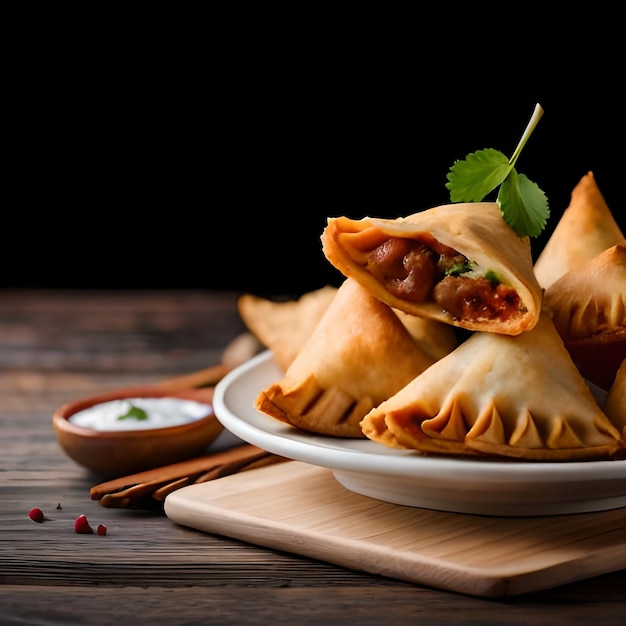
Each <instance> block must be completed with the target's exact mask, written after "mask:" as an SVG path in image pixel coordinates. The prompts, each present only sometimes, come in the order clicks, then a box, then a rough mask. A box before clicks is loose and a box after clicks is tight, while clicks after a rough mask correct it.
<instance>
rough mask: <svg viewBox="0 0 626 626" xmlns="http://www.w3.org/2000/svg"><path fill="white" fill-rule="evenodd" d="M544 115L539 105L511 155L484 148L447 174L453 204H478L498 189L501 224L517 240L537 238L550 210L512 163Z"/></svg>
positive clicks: (539, 191) (468, 156)
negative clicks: (502, 221) (502, 220)
mask: <svg viewBox="0 0 626 626" xmlns="http://www.w3.org/2000/svg"><path fill="white" fill-rule="evenodd" d="M542 115H543V109H542V108H541V106H540V105H539V104H537V105H536V106H535V111H534V113H533V116H532V117H531V119H530V122H529V123H528V126H527V127H526V131H525V132H524V135H523V136H522V138H521V140H520V142H519V144H518V146H517V148H516V149H515V152H514V153H513V156H512V157H511V158H510V159H507V158H506V156H505V155H504V154H502V152H499V151H498V150H494V149H491V148H487V149H485V150H478V151H477V152H472V153H470V154H468V155H467V157H466V158H465V159H464V160H458V161H455V162H454V164H453V165H452V167H451V168H450V171H449V172H448V174H447V180H448V182H447V183H446V189H448V191H450V200H451V201H452V202H481V201H482V200H484V198H485V197H486V196H487V195H488V194H489V193H490V192H491V191H493V190H494V189H496V187H498V186H500V189H499V191H498V197H497V199H496V203H497V204H498V206H499V207H500V213H501V214H502V217H503V218H504V221H505V222H506V223H507V224H508V225H509V226H510V227H511V228H512V229H513V230H514V231H515V232H516V233H517V235H518V236H519V237H526V236H528V237H537V236H538V235H540V234H541V232H542V231H543V229H544V228H545V226H546V222H547V219H548V217H549V216H550V210H549V208H548V198H547V197H546V195H545V193H544V192H543V191H542V190H541V189H540V188H539V187H538V186H537V185H536V184H535V183H533V182H532V181H531V180H530V179H529V178H527V177H526V176H524V175H523V174H518V173H517V171H516V170H515V164H516V162H517V159H518V157H519V155H520V153H521V151H522V148H523V147H524V145H525V144H526V142H527V141H528V138H529V137H530V135H531V133H532V132H533V130H534V129H535V126H536V125H537V123H538V122H539V120H540V119H541V116H542Z"/></svg>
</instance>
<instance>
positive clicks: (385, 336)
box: [255, 279, 434, 438]
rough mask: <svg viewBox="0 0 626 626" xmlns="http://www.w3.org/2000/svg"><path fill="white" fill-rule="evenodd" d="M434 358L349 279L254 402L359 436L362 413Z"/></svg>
mask: <svg viewBox="0 0 626 626" xmlns="http://www.w3.org/2000/svg"><path fill="white" fill-rule="evenodd" d="M433 362H434V359H433V357H432V356H431V355H430V353H429V352H427V351H425V350H424V349H423V348H422V347H420V345H419V344H417V343H416V342H415V341H414V339H413V337H412V336H411V335H410V333H409V332H408V330H407V329H406V327H405V326H404V324H402V322H401V321H400V319H399V317H398V315H397V314H396V313H395V312H394V311H393V310H392V309H391V307H389V306H387V305H386V304H384V303H383V302H381V301H380V300H377V299H376V298H374V297H373V296H372V295H371V294H370V293H368V292H367V291H366V290H365V289H364V288H363V287H361V285H359V283H357V282H356V281H353V280H350V279H347V280H345V281H344V282H343V283H342V285H341V286H340V287H339V289H338V291H337V294H336V296H335V298H334V299H333V301H332V303H331V304H330V306H329V307H328V309H327V311H326V313H325V314H324V316H323V317H322V319H321V320H320V322H319V324H318V325H317V326H316V328H315V330H314V332H313V334H312V335H311V336H310V337H309V339H308V340H307V342H306V343H305V345H304V346H303V348H302V350H301V351H300V352H299V353H298V355H297V356H296V358H295V359H294V360H293V362H292V363H291V365H290V366H289V367H288V369H287V371H286V372H285V374H284V377H283V378H281V379H280V380H279V381H277V382H275V383H273V384H272V385H270V386H269V387H268V388H267V389H265V390H263V391H262V392H261V393H260V394H259V395H258V396H257V398H256V401H255V407H256V408H257V409H258V410H259V411H261V412H262V413H265V414H266V415H269V416H270V417H273V418H275V419H278V420H280V421H282V422H285V423H288V424H291V425H293V426H296V427H298V428H301V429H303V430H307V431H310V432H314V433H319V434H324V435H333V436H336V437H361V438H363V437H364V435H363V433H362V432H361V428H360V427H359V422H360V421H361V419H362V418H363V416H364V415H365V414H366V413H367V412H368V411H369V410H370V409H371V408H372V407H374V406H376V405H377V404H379V403H380V402H382V401H383V400H385V399H386V398H388V397H389V396H391V395H393V394H394V393H395V392H396V391H398V390H399V389H401V388H402V387H403V386H404V385H406V384H407V383H408V382H409V381H410V380H412V379H413V378H414V377H415V376H417V375H418V374H420V373H421V372H423V371H424V370H425V369H426V368H427V367H429V366H430V365H432V363H433Z"/></svg>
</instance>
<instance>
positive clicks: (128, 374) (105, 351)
mask: <svg viewBox="0 0 626 626" xmlns="http://www.w3.org/2000/svg"><path fill="white" fill-rule="evenodd" d="M237 295H238V294H236V293H234V292H211V291H163V292H155V291H128V292H124V291H121V292H97V291H95V292H94V291H66V292H63V291H20V290H15V291H4V292H0V398H1V400H0V504H1V508H0V583H2V584H1V585H0V623H1V624H42V623H46V624H52V623H54V624H90V623H95V624H114V623H116V622H119V621H120V620H124V623H126V622H127V621H130V622H131V623H132V622H135V623H150V624H167V623H175V624H205V625H206V624H220V625H223V624H264V623H268V624H270V623H271V624H293V623H299V624H323V623H333V624H355V623H356V624H481V625H482V626H485V625H489V624H533V625H535V626H537V625H541V624H582V623H591V622H593V623H596V624H599V625H605V624H623V623H626V622H625V620H626V569H623V570H621V571H618V572H614V573H611V574H607V575H603V576H599V577H597V578H593V579H590V580H584V581H580V582H577V583H572V584H568V585H565V586H562V587H558V588H554V589H550V590H547V591H542V592H538V593H533V594H526V595H522V596H516V597H511V598H506V599H498V600H491V599H483V598H476V597H471V596H465V595H461V594H456V593H451V592H446V591H441V590H438V589H432V588H428V587H424V586H420V585H416V584H412V583H407V582H402V581H398V580H394V579H390V578H385V577H382V576H377V575H370V574H366V573H363V572H357V571H353V570H349V569H343V568H341V567H337V566H334V565H331V564H328V563H324V562H319V561H315V560H311V559H308V558H304V557H300V556H297V555H291V554H286V553H281V552H278V551H273V550H270V549H266V548H262V547H258V546H254V545H249V544H246V543H243V542H239V541H236V540H232V539H228V538H224V537H219V536H214V535H210V534H207V533H202V532H199V531H195V530H193V529H190V528H186V527H181V526H178V525H176V524H174V523H173V522H172V521H171V520H170V519H169V518H168V517H167V516H166V515H165V514H164V512H163V510H162V507H160V506H151V507H147V506H146V507H138V508H130V509H110V508H106V507H102V506H101V505H100V504H99V503H98V502H97V501H93V500H91V499H90V488H91V487H92V486H93V485H94V484H95V483H97V482H99V478H98V477H97V476H94V475H92V474H90V473H89V472H88V471H87V470H85V469H84V468H82V467H80V466H78V465H77V464H75V463H74V462H73V461H72V460H71V459H69V458H68V457H67V456H65V454H64V453H63V451H62V450H61V449H60V447H59V445H58V443H57V441H56V438H55V434H54V431H53V429H52V423H51V416H52V413H53V411H54V410H55V409H56V408H57V407H58V406H60V405H62V404H64V403H66V402H68V401H71V400H73V399H75V398H79V397H83V396H89V395H91V394H94V393H96V392H100V391H107V390H110V389H114V388H117V387H125V386H133V385H137V384H140V385H142V384H153V383H158V382H161V381H162V380H164V379H166V378H170V377H174V376H178V375H183V374H187V373H191V372H194V371H197V370H201V369H204V368H206V367H208V366H209V365H212V364H214V363H217V362H218V361H219V360H220V357H221V352H222V350H223V349H224V347H225V346H226V345H227V344H228V342H229V341H230V340H232V339H233V338H235V337H236V336H237V335H238V334H239V333H241V332H242V331H243V330H245V327H244V325H243V323H242V321H241V320H240V318H239V316H238V314H237V310H236V298H237ZM35 506H37V507H40V508H41V509H42V510H43V511H44V513H45V514H46V515H47V517H49V518H51V519H52V520H53V521H54V523H44V524H36V523H34V522H32V521H31V520H30V519H29V518H28V515H27V514H28V511H29V510H30V509H31V508H32V507H35ZM59 507H60V508H59ZM80 514H85V515H86V516H87V517H88V519H89V520H90V522H92V523H94V524H99V523H102V524H104V525H105V526H107V529H108V534H107V535H106V536H104V537H100V536H94V535H80V534H76V533H75V532H74V529H73V520H74V519H75V518H76V517H77V516H78V515H80ZM625 565H626V564H625Z"/></svg>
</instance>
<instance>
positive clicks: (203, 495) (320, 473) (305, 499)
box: [165, 461, 626, 597]
mask: <svg viewBox="0 0 626 626" xmlns="http://www.w3.org/2000/svg"><path fill="white" fill-rule="evenodd" d="M285 470H287V471H285ZM303 485H305V486H306V489H303V488H302V487H303ZM165 512H166V514H167V516H168V517H169V518H170V519H171V520H173V521H175V522H178V523H179V524H183V525H186V526H190V527H192V528H197V529H199V530H203V531H205V532H212V533H218V534H221V535H225V536H228V537H235V538H237V539H242V540H245V541H249V542H251V543H255V544H260V545H264V546H267V547H270V548H275V549H279V550H285V551H287V552H295V553H297V554H302V555H304V556H309V557H312V558H317V559H322V560H326V561H330V562H332V563H335V564H338V565H343V566H345V567H351V568H354V569H359V570H364V571H367V572H372V573H376V574H383V575H385V576H392V577H394V578H399V579H402V580H409V581H412V582H417V583H421V584H426V585H431V586H434V587H440V588H442V589H447V590H450V591H457V592H459V593H468V594H472V595H477V596H486V597H500V596H506V595H517V594H520V593H528V592H531V591H538V590H543V589H546V588H550V587H554V586H557V585H562V584H564V583H568V582H573V581H576V580H581V579H584V578H589V577H591V576H596V575H599V574H605V573H607V572H611V571H615V570H619V569H621V568H622V566H623V564H624V563H625V562H626V509H623V508H622V509H617V510H614V511H604V512H600V513H590V514H584V515H565V516H548V517H535V518H512V517H506V518H502V517H486V516H479V515H461V514H454V513H443V512H439V511H429V510H426V509H418V508H413V507H405V506H398V505H394V504H389V503H386V502H381V501H378V500H374V499H372V498H368V497H365V496H361V495H359V494H355V493H352V492H350V491H348V490H347V489H345V488H344V487H343V486H341V485H340V484H339V483H338V482H337V481H336V480H335V479H334V477H333V475H332V472H331V471H330V470H328V469H325V468H320V467H315V466H312V465H308V464H306V463H301V462H296V461H292V462H291V463H289V467H288V468H277V467H268V468H266V469H263V470H259V471H257V472H254V473H253V474H248V475H244V474H240V475H234V476H231V477H229V478H228V479H224V480H222V481H221V482H220V483H219V484H210V483H207V484H202V485H193V486H189V487H185V488H184V489H181V490H179V491H177V492H175V493H172V494H170V495H169V496H168V497H167V499H166V501H165Z"/></svg>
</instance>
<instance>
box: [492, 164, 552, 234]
mask: <svg viewBox="0 0 626 626" xmlns="http://www.w3.org/2000/svg"><path fill="white" fill-rule="evenodd" d="M497 202H498V205H499V206H500V207H508V210H507V211H506V212H504V211H502V210H501V212H502V217H504V221H505V222H506V223H507V224H508V225H509V226H510V227H511V228H512V229H513V230H514V231H515V232H516V233H526V234H527V235H528V236H529V237H537V236H538V235H540V234H541V231H542V230H543V229H544V228H545V227H546V222H547V219H548V217H549V216H550V211H549V210H548V199H547V198H546V194H545V193H544V192H543V191H541V189H539V186H538V185H537V184H536V183H533V182H532V180H529V179H528V177H527V176H525V175H524V174H518V173H517V172H516V171H515V170H513V171H512V172H511V173H510V174H509V176H508V177H507V178H506V180H504V181H503V183H502V185H501V186H500V190H499V191H498V200H497Z"/></svg>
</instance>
